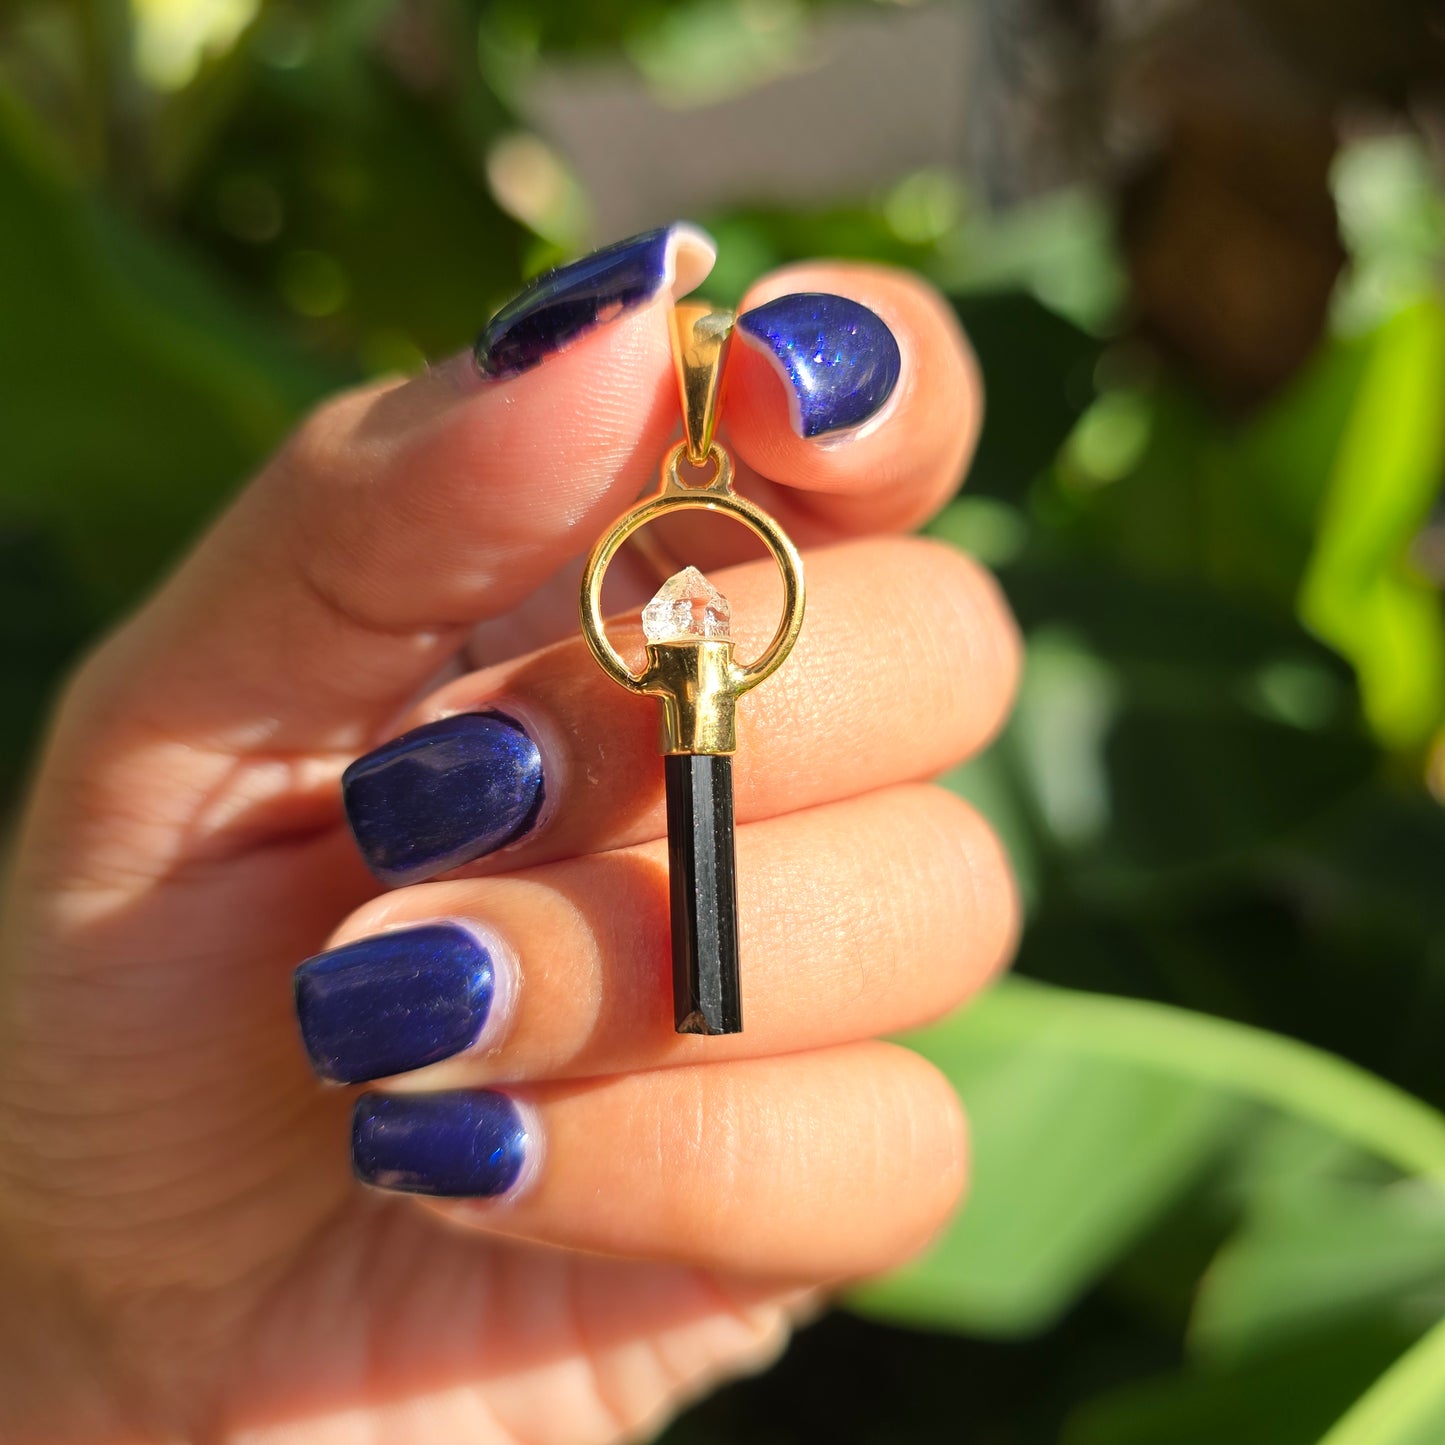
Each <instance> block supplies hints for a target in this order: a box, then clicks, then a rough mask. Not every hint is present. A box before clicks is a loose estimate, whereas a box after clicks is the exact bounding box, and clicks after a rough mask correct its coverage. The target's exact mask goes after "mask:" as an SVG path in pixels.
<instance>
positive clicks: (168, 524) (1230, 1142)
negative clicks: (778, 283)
mask: <svg viewBox="0 0 1445 1445" xmlns="http://www.w3.org/2000/svg"><path fill="white" fill-rule="evenodd" d="M1442 13H1445V12H1442V11H1441V9H1440V7H1439V6H1438V5H1434V6H1426V5H1415V4H1411V3H1405V0H1355V3H1341V0H1313V3H1308V4H1306V3H1301V0H1259V3H1243V0H1235V3H1230V0H1204V3H1198V4H1192V3H1185V0H1147V3H1146V0H1092V3H1090V0H992V3H986V0H978V3H975V4H963V3H960V4H917V5H909V6H905V5H896V4H876V3H875V4H866V3H857V4H829V5H821V4H820V5H814V4H807V3H804V0H683V3H680V4H662V3H657V0H653V3H641V0H311V3H303V0H5V4H4V6H3V8H0V636H3V671H0V685H3V700H4V706H3V707H0V789H3V792H4V796H5V798H6V799H7V800H10V801H12V802H13V799H14V796H15V792H16V790H17V788H18V787H19V785H20V783H21V780H22V778H23V774H24V771H25V768H26V765H27V757H28V754H29V751H30V749H31V747H32V745H33V742H34V739H35V737H36V734H37V730H38V728H39V727H40V724H41V719H42V716H43V710H44V706H45V703H46V700H47V698H48V697H49V696H50V695H51V694H52V692H53V689H54V688H55V685H56V681H57V678H58V676H59V675H60V674H61V672H62V671H63V670H64V669H65V667H66V666H67V664H68V663H69V661H70V660H71V659H72V658H73V657H74V656H75V654H76V652H77V650H78V649H79V648H81V647H82V646H84V645H85V643H86V642H87V641H88V640H89V639H91V638H92V637H93V636H94V635H95V634H96V633H97V632H98V630H100V629H101V628H103V627H104V626H105V625H106V624H107V622H108V621H110V620H111V619H112V618H113V617H115V616H116V615H117V614H118V613H119V612H120V611H121V610H122V609H124V608H125V607H126V606H127V605H128V604H129V603H130V602H131V601H132V600H133V599H134V598H135V597H136V596H137V595H138V593H140V592H141V591H142V590H143V589H144V588H145V587H146V586H147V585H148V584H149V583H150V582H151V581H152V580H153V579H154V578H155V577H156V575H157V573H158V572H159V570H160V569H162V568H163V567H164V566H165V564H166V562H167V560H168V559H169V558H171V557H172V556H173V555H174V554H175V553H176V551H177V550H178V549H179V548H180V547H181V546H182V545H183V544H184V542H185V541H186V539H187V538H188V537H190V536H191V535H193V533H194V532H195V530H196V528H197V527H198V526H199V525H200V524H201V523H202V522H203V521H204V520H205V519H206V518H207V517H208V516H209V515H210V514H212V513H213V512H214V510H215V509H216V507H217V506H218V504H219V502H220V501H221V499H222V498H224V497H225V496H226V495H227V494H228V493H229V492H230V491H232V490H233V489H234V488H235V487H236V486H237V485H238V483H239V482H240V481H241V480H242V479H243V478H244V477H245V476H246V474H247V473H248V471H249V470H250V469H251V468H253V467H254V466H255V465H256V463H257V462H258V461H259V460H260V459H261V458H262V457H263V456H264V455H265V454H266V452H267V451H268V450H269V449H270V448H271V447H272V446H274V445H275V444H276V442H277V441H278V440H279V439H280V438H281V436H282V435H283V434H284V433H285V431H286V429H287V428H288V426H289V425H290V424H291V423H292V422H293V421H294V419H295V418H296V417H297V415H298V414H299V412H300V411H301V410H302V409H303V408H304V407H306V406H307V405H308V403H310V402H311V401H312V400H314V399H315V398H317V397H319V396H321V395H322V394H324V393H325V392H326V391H328V390H329V389H331V388H333V387H335V386H338V385H341V384H344V383H346V382H349V381H352V380H354V379H357V378H360V377H363V376H366V375H371V374H376V373H378V372H384V371H390V370H395V369H408V368H414V367H416V366H419V365H420V364H421V363H422V362H423V360H424V359H425V358H428V357H437V356H440V355H442V354H444V353H446V352H448V351H449V350H451V349H453V348H455V347H457V346H459V345H461V344H463V343H465V342H466V341H467V340H468V339H469V337H470V335H471V334H472V333H473V332H474V331H475V329H476V328H477V326H478V325H479V324H480V322H481V321H482V320H483V319H485V317H486V316H487V315H488V314H489V312H490V310H491V309H492V308H493V307H494V306H495V305H496V304H497V303H498V302H500V301H501V300H502V299H504V298H505V297H506V295H507V294H508V293H509V292H510V291H512V290H513V289H514V288H515V287H516V285H517V284H518V282H519V280H520V279H521V278H522V277H524V276H525V275H526V274H528V273H530V272H532V271H535V270H537V269H539V268H541V267H543V266H545V265H548V264H551V263H553V262H555V261H557V260H560V259H564V258H565V257H567V256H569V255H571V254H574V253H576V252H578V251H580V250H584V249H586V248H587V247H588V246H589V245H591V244H594V243H596V242H599V241H604V240H610V239H615V238H617V237H619V236H622V235H625V234H628V233H629V232H632V231H636V230H640V229H642V228H644V227H646V226H649V225H653V224H657V223H660V222H664V221H667V220H670V219H672V218H674V217H675V216H679V215H685V216H688V217H690V218H692V219H695V220H697V221H700V222H702V223H703V224H705V225H706V226H708V227H709V228H711V229H712V231H713V232H714V233H715V235H716V236H717V237H718V239H719V242H720V244H721V262H720V265H719V268H718V271H717V274H716V276H715V278H714V280H713V282H712V283H711V284H710V286H709V294H710V295H711V296H712V297H713V298H714V299H716V300H719V301H728V300H732V299H735V298H736V297H737V296H738V295H739V294H740V292H741V290H742V288H743V287H744V286H745V285H746V283H747V281H748V280H749V279H750V278H751V277H752V276H754V275H755V274H757V273H758V272H759V271H761V270H763V269H765V268H766V267H769V266H771V265H774V264H776V263H779V262H782V261H786V260H789V259H792V258H795V257H802V256H810V255H815V254H831V255H846V256H860V257H869V258H875V259H878V260H884V261H889V262H894V263H897V264H901V265H906V266H911V267H914V268H916V269H917V270H918V271H920V272H921V273H923V274H924V275H926V276H928V277H930V278H932V279H933V280H934V281H936V282H937V284H938V285H939V286H941V287H942V288H943V290H944V291H945V292H946V293H947V295H948V296H949V297H951V298H952V300H953V301H954V304H955V305H956V306H957V308H958V311H959V314H960V316H961V317H962V318H963V321H964V323H965V325H966V326H967V328H968V331H969V333H970V335H971V336H972V338H973V340H974V343H975V345H976V347H977V349H978V352H979V355H980V358H981V361H982V366H983V371H984V374H985V377H986V382H987V388H988V398H989V400H988V405H989V411H988V419H987V424H986V428H985V431H984V435H983V441H982V446H981V449H980V452H979V457H978V462H977V465H976V467H975V468H974V473H973V476H972V479H971V480H970V483H969V485H968V488H967V490H966V491H965V492H963V493H962V494H961V495H960V497H959V498H958V500H957V501H955V502H954V503H953V504H952V506H950V508H949V509H948V510H947V511H946V512H945V513H944V515H943V516H942V517H941V518H940V519H939V521H938V523H937V524H936V531H937V532H938V534H939V535H941V536H943V537H945V538H947V539H949V540H950V541H951V542H953V543H954V544H956V545H957V546H959V547H961V548H964V549H966V550H968V551H970V552H972V553H974V554H975V555H977V556H978V557H980V558H981V559H982V560H983V561H985V562H986V563H987V564H989V565H990V566H991V567H993V568H995V569H996V570H997V571H998V573H999V575H1000V577H1001V578H1002V580H1003V584H1004V586H1005V588H1006V589H1007V592H1008V594H1009V597H1010V598H1011V600H1012V602H1013V605H1014V607H1015V608H1016V609H1017V612H1018V615H1019V617H1020V619H1021V622H1022V625H1023V627H1024V629H1025V632H1026V634H1027V638H1028V644H1029V659H1028V668H1027V675H1026V679H1025V682H1024V685H1023V692H1022V698H1021V702H1020V706H1019V709H1018V713H1017V716H1016V718H1015V720H1014V721H1013V723H1012V725H1011V726H1010V728H1009V730H1008V732H1007V734H1006V736H1005V737H1004V738H1003V739H1002V741H1001V742H1000V743H999V745H998V746H997V747H996V748H995V749H994V750H993V752H992V753H991V754H990V755H989V756H988V757H987V758H985V759H983V760H982V761H980V762H978V763H975V764H973V765H971V766H969V767H968V768H966V769H965V770H963V771H961V772H960V773H959V774H958V775H957V776H956V777H955V778H953V779H951V780H950V781H951V783H952V784H953V785H955V786H956V787H957V788H958V789H959V790H960V791H961V792H963V793H964V794H966V795H967V796H968V797H970V798H971V799H973V800H974V801H975V802H976V803H977V805H978V806H979V807H981V808H982V809H983V810H984V811H985V812H986V813H987V814H988V815H989V816H990V817H991V818H992V819H993V820H994V822H995V824H996V826H997V827H998V828H999V830H1000V832H1001V833H1002V834H1003V836H1004V837H1005V839H1006V841H1007V843H1008V845H1009V848H1010V850H1011V852H1012V855H1013V858H1014V861H1015V864H1016V867H1017V869H1018V873H1019V876H1020V879H1021V882H1022V887H1023V891H1024V894H1025V897H1026V900H1027V906H1028V929H1027V934H1026V937H1025V939H1024V943H1023V948H1022V952H1021V955H1020V958H1019V962H1018V967H1017V970H1016V975H1015V977H1014V978H1013V979H1011V980H1009V981H1008V982H1006V983H1005V984H1004V985H1002V986H1001V987H1000V988H999V989H998V990H997V991H996V992H995V993H994V994H993V995H991V996H990V997H989V998H988V999H987V1000H986V1001H984V1002H983V1003H981V1004H980V1005H979V1006H978V1007H976V1008H974V1009H973V1010H971V1011H970V1012H968V1013H967V1014H965V1015H963V1016H962V1017H960V1018H958V1019H956V1020H953V1021H950V1022H948V1023H945V1024H943V1025H941V1026H939V1027H937V1028H935V1029H932V1030H930V1031H928V1032H927V1033H926V1034H924V1035H922V1036H920V1037H918V1038H917V1039H916V1040H915V1042H916V1043H917V1046H918V1047H920V1048H921V1049H923V1050H925V1051H926V1052H927V1053H928V1054H929V1055H930V1056H931V1057H933V1058H935V1059H936V1060H937V1061H938V1062H939V1063H940V1064H941V1065H942V1066H943V1068H944V1069H946V1070H947V1071H948V1073H949V1074H950V1075H951V1077H952V1078H953V1079H954V1080H956V1082H957V1085H958V1088H959V1090H960V1092H961V1093H962V1095H963V1097H964V1099H965V1101H966V1103H967V1105H968V1108H969V1111H970V1113H971V1115H972V1118H973V1123H974V1133H975V1144H976V1173H977V1183H976V1189H975V1193H974V1198H973V1201H972V1204H971V1205H970V1207H969V1209H968V1210H967V1211H966V1213H965V1214H964V1215H963V1216H962V1217H961V1218H960V1220H959V1222H958V1223H957V1225H956V1226H955V1227H954V1228H953V1230H952V1231H951V1233H950V1234H949V1235H948V1237H947V1238H946V1239H944V1240H943V1241H942V1242H941V1244H940V1245H939V1247H938V1248H937V1249H936V1250H935V1252H934V1253H933V1254H932V1255H930V1256H929V1257H928V1258H927V1259H925V1260H923V1261H920V1262H919V1263H918V1264H917V1265H916V1266H913V1267H911V1268H909V1269H908V1270H907V1271H905V1272H904V1273H903V1274H901V1275H899V1276H897V1277H895V1278H893V1279H890V1280H886V1281H882V1282H879V1283H875V1284H870V1285H868V1286H867V1287H864V1288H861V1289H859V1290H857V1291H855V1292H853V1293H852V1294H851V1295H850V1296H849V1297H848V1299H847V1301H846V1302H845V1306H844V1307H843V1309H841V1310H840V1311H839V1312H837V1313H835V1314H833V1315H831V1316H830V1317H829V1318H828V1319H826V1320H824V1321H823V1322H821V1323H820V1324H818V1325H816V1326H814V1327H813V1328H812V1329H810V1330H809V1331H807V1332H806V1333H805V1334H804V1335H803V1336H802V1338H801V1339H800V1340H799V1341H798V1343H797V1344H796V1345H795V1347H794V1349H793V1350H792V1352H791V1353H790V1355H789V1356H788V1357H787V1358H786V1359H785V1361H784V1362H783V1363H782V1365H781V1366H780V1367H778V1368H777V1369H776V1370H775V1371H773V1372H772V1373H771V1374H769V1375H767V1376H765V1377H763V1378H762V1379H760V1380H757V1381H753V1382H746V1383H743V1384H740V1385H737V1386H733V1387H731V1388H729V1389H728V1390H726V1391H724V1392H723V1393H722V1394H721V1395H719V1396H718V1397H716V1398H715V1399H714V1400H712V1401H710V1402H708V1403H706V1404H704V1405H702V1406H701V1407H699V1408H698V1409H696V1410H695V1411H693V1412H692V1413H691V1414H690V1415H688V1416H686V1417H685V1418H683V1419H682V1420H681V1421H679V1422H678V1423H677V1424H676V1425H675V1426H674V1427H673V1428H672V1430H671V1432H670V1433H669V1435H668V1437H667V1438H668V1440H669V1442H672V1445H713V1442H748V1445H755V1442H756V1445H772V1442H777V1445H784V1442H794V1441H798V1442H803V1441H829V1442H832V1441H843V1442H854V1441H857V1442H868V1445H874V1442H876V1445H904V1442H913V1441H929V1442H931V1441H936V1440H945V1439H957V1440H962V1441H966V1442H973V1445H1033V1442H1045V1441H1062V1442H1064V1445H1158V1442H1164V1441H1168V1442H1170V1445H1206V1442H1207V1445H1216V1442H1221V1441H1227V1442H1229V1445H1310V1442H1316V1441H1320V1440H1327V1441H1328V1442H1329V1445H1439V1442H1440V1441H1442V1440H1445V1325H1441V1324H1439V1323H1438V1321H1440V1320H1441V1318H1442V1316H1445V1114H1442V1113H1441V1109H1442V1106H1445V1046H1442V1045H1445V816H1442V812H1441V801H1442V795H1445V743H1442V723H1445V613H1442V607H1441V595H1440V592H1441V585H1442V581H1445V518H1442V514H1441V512H1440V511H1439V509H1438V494H1439V490H1440V483H1441V478H1442V467H1445V407H1442V402H1445V310H1442V302H1441V294H1440V280H1441V274H1440V262H1441V259H1442V249H1441V248H1442V241H1445V201H1442V191H1441V184H1440V171H1439V166H1440V162H1441V154H1442V153H1441V143H1442V138H1445V128H1442V119H1445V118H1442V113H1441V110H1440V101H1441V90H1442V83H1445V39H1442V37H1445V28H1442V27H1445V21H1442Z"/></svg>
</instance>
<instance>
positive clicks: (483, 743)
mask: <svg viewBox="0 0 1445 1445" xmlns="http://www.w3.org/2000/svg"><path fill="white" fill-rule="evenodd" d="M544 791H545V788H544V784H543V779H542V755H541V753H540V752H539V751H538V750H537V744H536V743H534V742H533V741H532V739H531V738H530V737H528V735H527V734H526V732H525V731H524V730H523V729H522V726H521V724H519V723H516V722H513V720H512V719H511V718H509V717H504V716H503V715H502V714H501V713H497V712H467V713H459V714H457V716H456V717H448V718H442V719H441V721H440V722H434V723H427V724H426V725H425V726H424V727H419V728H413V729H412V730H411V732H409V733H403V734H402V735H401V736H400V737H399V738H394V739H392V741H391V742H389V743H385V744H383V745H382V746H381V747H379V748H377V749H376V751H375V752H371V753H367V754H366V756H365V757H362V758H358V759H357V760H356V761H355V762H354V763H352V765H351V766H350V767H349V768H347V770H346V771H345V772H344V773H343V774H342V776H341V794H342V798H343V800H344V802H345V804H346V817H347V820H348V821H349V822H350V824H351V831H352V832H353V833H354V834H355V835H356V841H357V844H358V846H359V847H360V848H361V853H362V856H363V857H364V858H365V859H366V862H367V866H368V867H369V868H370V869H371V871H372V872H373V873H375V874H376V876H377V877H378V878H380V879H381V880H382V881H383V882H385V883H415V882H417V881H418V880H420V879H422V878H430V877H432V876H433V875H434V874H437V873H445V872H446V871H447V869H449V868H458V867H460V866H461V865H462V864H463V863H470V862H471V861H472V860H473V859H475V858H481V857H484V856H485V855H486V854H488V853H494V852H496V850H497V849H498V848H503V847H505V846H506V845H507V844H508V843H514V842H516V840H517V839H518V838H520V837H522V836H523V835H524V834H525V833H527V832H528V831H530V829H531V828H532V826H533V824H535V823H536V821H537V815H538V814H539V813H540V812H541V809H542V799H543V794H544Z"/></svg>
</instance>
